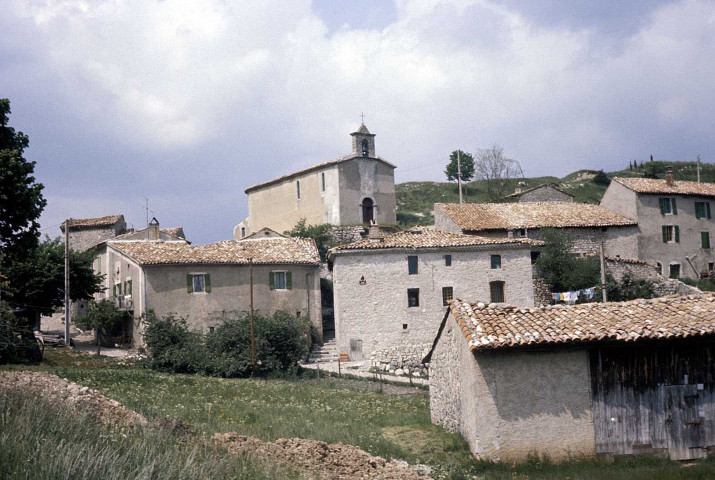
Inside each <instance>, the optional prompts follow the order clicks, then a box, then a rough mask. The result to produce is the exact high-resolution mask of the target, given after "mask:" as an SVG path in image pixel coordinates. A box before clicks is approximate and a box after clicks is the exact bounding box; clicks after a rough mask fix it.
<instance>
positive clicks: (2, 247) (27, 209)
mask: <svg viewBox="0 0 715 480" xmlns="http://www.w3.org/2000/svg"><path fill="white" fill-rule="evenodd" d="M9 118H10V100H8V99H7V98H2V99H0V199H2V201H0V252H1V253H0V256H3V254H4V258H0V262H2V264H5V262H6V261H9V260H10V257H15V256H16V255H21V254H23V253H24V252H27V251H28V250H29V249H31V248H32V247H34V246H35V245H36V244H37V240H38V236H39V228H40V224H39V223H38V221H37V220H38V219H39V218H40V214H41V213H42V210H43V209H44V208H45V205H46V204H47V202H46V201H45V199H44V198H43V197H42V189H43V188H44V187H43V185H42V184H41V183H37V182H36V181H35V177H34V176H33V173H34V170H35V162H28V161H27V160H25V158H23V156H22V155H23V152H24V151H25V148H27V146H28V145H29V139H28V137H27V135H25V134H23V133H22V132H16V131H15V129H14V128H12V127H10V126H8V122H9Z"/></svg>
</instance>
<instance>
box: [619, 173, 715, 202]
mask: <svg viewBox="0 0 715 480" xmlns="http://www.w3.org/2000/svg"><path fill="white" fill-rule="evenodd" d="M613 180H614V181H616V182H618V183H620V184H621V185H623V186H624V187H626V188H629V189H631V190H633V191H634V192H636V193H652V194H666V195H699V196H702V197H715V183H698V182H689V181H685V180H676V181H674V182H673V183H672V185H668V184H667V183H666V181H665V180H661V179H658V178H621V177H615V178H614V179H613Z"/></svg>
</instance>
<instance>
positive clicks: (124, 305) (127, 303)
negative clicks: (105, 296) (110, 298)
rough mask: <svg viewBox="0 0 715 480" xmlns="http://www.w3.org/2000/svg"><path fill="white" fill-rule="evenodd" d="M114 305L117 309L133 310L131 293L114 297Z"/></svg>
mask: <svg viewBox="0 0 715 480" xmlns="http://www.w3.org/2000/svg"><path fill="white" fill-rule="evenodd" d="M114 305H115V306H116V307H117V308H118V309H119V310H133V309H134V301H133V300H132V297H131V295H125V296H121V297H114Z"/></svg>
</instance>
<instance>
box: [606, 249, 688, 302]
mask: <svg viewBox="0 0 715 480" xmlns="http://www.w3.org/2000/svg"><path fill="white" fill-rule="evenodd" d="M606 271H607V272H608V273H610V274H611V275H613V278H614V279H615V280H616V281H618V282H620V281H621V280H622V279H623V276H624V275H625V274H626V273H630V275H631V277H632V278H643V279H646V280H650V281H651V282H653V284H654V288H653V290H654V293H655V296H656V297H665V296H668V295H690V294H693V293H700V290H699V289H697V288H695V287H691V286H690V285H686V284H685V283H683V282H681V281H680V280H677V279H675V278H666V277H664V276H663V275H661V274H660V271H659V270H658V267H657V266H655V265H651V264H649V263H646V262H642V261H640V260H628V259H617V258H607V259H606Z"/></svg>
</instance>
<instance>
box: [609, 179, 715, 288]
mask: <svg viewBox="0 0 715 480" xmlns="http://www.w3.org/2000/svg"><path fill="white" fill-rule="evenodd" d="M714 199H715V184H713V183H697V182H686V181H682V180H679V181H676V180H675V179H674V177H673V171H672V169H670V168H669V169H668V171H667V173H666V179H665V180H661V179H651V178H614V179H613V180H612V181H611V184H610V185H609V187H608V189H607V190H606V193H605V194H604V195H603V199H602V200H601V206H603V207H605V208H608V209H610V210H613V211H615V212H618V213H619V214H621V215H623V216H625V217H628V218H630V219H632V220H634V221H637V222H638V227H637V229H638V241H637V250H638V251H637V257H634V258H639V259H641V260H645V261H646V262H649V263H654V264H657V265H658V266H659V268H660V270H661V272H662V274H663V275H664V276H669V277H671V278H677V277H690V278H699V277H700V276H701V275H707V274H708V272H711V271H713V269H714V268H715V253H713V249H712V238H711V235H712V233H711V232H712V231H714V230H715V223H713V219H712V215H711V202H712V201H713V200H714Z"/></svg>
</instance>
